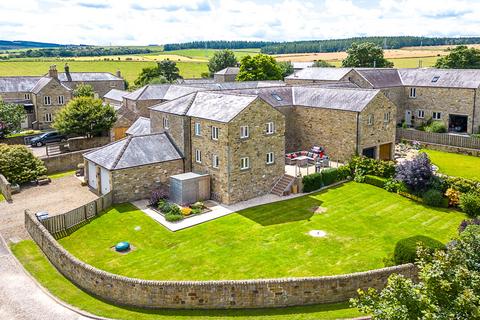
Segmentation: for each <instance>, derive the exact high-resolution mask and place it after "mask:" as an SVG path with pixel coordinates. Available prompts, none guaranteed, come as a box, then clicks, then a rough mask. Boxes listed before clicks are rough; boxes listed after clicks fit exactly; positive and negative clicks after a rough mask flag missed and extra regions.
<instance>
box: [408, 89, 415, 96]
mask: <svg viewBox="0 0 480 320" xmlns="http://www.w3.org/2000/svg"><path fill="white" fill-rule="evenodd" d="M408 97H409V98H416V97H417V88H410V93H409V95H408Z"/></svg>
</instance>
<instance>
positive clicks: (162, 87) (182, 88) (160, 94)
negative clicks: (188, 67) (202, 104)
mask: <svg viewBox="0 0 480 320" xmlns="http://www.w3.org/2000/svg"><path fill="white" fill-rule="evenodd" d="M202 90H207V89H206V88H203V87H197V86H186V85H176V84H149V85H146V86H144V87H142V88H140V89H137V90H135V91H133V92H131V93H129V94H127V95H126V96H125V98H127V99H129V100H173V99H176V98H178V97H181V96H184V95H186V94H189V93H192V92H197V91H202Z"/></svg>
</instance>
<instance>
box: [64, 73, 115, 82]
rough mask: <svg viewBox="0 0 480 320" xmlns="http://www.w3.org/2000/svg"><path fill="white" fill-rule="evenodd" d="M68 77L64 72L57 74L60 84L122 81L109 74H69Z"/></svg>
mask: <svg viewBox="0 0 480 320" xmlns="http://www.w3.org/2000/svg"><path fill="white" fill-rule="evenodd" d="M69 75H70V76H69V77H67V74H66V73H65V72H62V73H59V74H58V79H59V80H60V81H62V82H70V81H80V82H81V81H115V80H123V79H122V78H119V77H117V76H115V75H113V74H111V73H110V72H69Z"/></svg>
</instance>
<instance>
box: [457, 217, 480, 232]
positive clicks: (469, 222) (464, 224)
mask: <svg viewBox="0 0 480 320" xmlns="http://www.w3.org/2000/svg"><path fill="white" fill-rule="evenodd" d="M470 225H477V226H480V219H478V218H475V219H471V220H463V221H462V222H461V223H460V226H459V227H458V233H462V232H463V231H465V229H467V227H468V226H470Z"/></svg>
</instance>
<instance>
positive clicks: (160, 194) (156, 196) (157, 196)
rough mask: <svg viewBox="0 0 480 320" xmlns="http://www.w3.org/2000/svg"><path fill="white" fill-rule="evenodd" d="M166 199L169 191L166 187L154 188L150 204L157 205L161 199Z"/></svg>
mask: <svg viewBox="0 0 480 320" xmlns="http://www.w3.org/2000/svg"><path fill="white" fill-rule="evenodd" d="M165 199H168V192H167V191H166V190H164V189H157V190H153V191H152V193H151V195H150V201H149V204H150V205H151V206H155V205H157V204H158V203H159V202H160V200H165Z"/></svg>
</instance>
